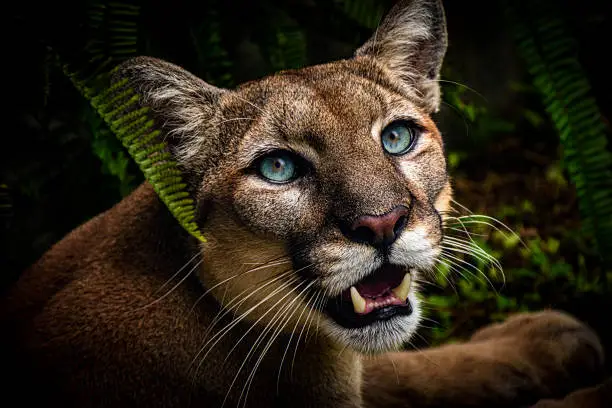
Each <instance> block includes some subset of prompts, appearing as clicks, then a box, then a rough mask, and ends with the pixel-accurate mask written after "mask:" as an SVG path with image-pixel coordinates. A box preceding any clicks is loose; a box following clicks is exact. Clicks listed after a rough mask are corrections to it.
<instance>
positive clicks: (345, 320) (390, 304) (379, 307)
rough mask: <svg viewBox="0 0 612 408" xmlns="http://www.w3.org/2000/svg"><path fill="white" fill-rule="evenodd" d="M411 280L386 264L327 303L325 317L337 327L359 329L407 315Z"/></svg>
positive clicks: (405, 271)
mask: <svg viewBox="0 0 612 408" xmlns="http://www.w3.org/2000/svg"><path fill="white" fill-rule="evenodd" d="M411 281H412V276H411V274H410V271H409V270H406V268H405V267H401V266H398V265H391V264H385V265H383V266H382V267H380V268H378V269H377V270H375V271H374V272H373V273H371V274H370V275H369V276H367V277H366V278H365V279H363V280H362V281H360V282H358V283H357V284H355V285H354V286H351V287H350V288H348V289H346V290H344V291H343V292H342V293H341V294H340V295H339V296H336V297H335V298H333V299H330V301H329V302H328V303H327V309H326V311H327V313H328V314H329V315H330V317H331V318H332V319H334V320H335V321H336V322H337V323H338V324H339V325H340V326H342V327H345V328H358V327H363V326H367V325H369V324H372V323H374V322H376V321H380V320H388V319H390V318H392V317H393V316H396V315H410V314H411V313H412V307H411V305H410V301H409V300H408V294H409V293H410V286H411Z"/></svg>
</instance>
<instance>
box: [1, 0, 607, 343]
mask: <svg viewBox="0 0 612 408" xmlns="http://www.w3.org/2000/svg"><path fill="white" fill-rule="evenodd" d="M392 3H393V2H392V1H374V0H334V1H331V0H325V1H324V0H291V1H280V0H262V1H247V0H242V1H205V0H200V1H187V0H180V1H172V2H164V1H159V0H154V1H146V2H144V1H143V2H142V4H140V3H139V2H134V1H125V2H121V1H119V2H115V3H110V2H104V1H81V2H77V1H61V2H46V4H44V5H39V4H36V3H34V2H30V1H23V2H21V3H19V4H12V6H11V7H13V8H14V9H13V10H9V11H7V14H6V15H5V16H4V19H3V20H4V23H5V24H4V28H5V29H7V30H6V33H5V35H4V40H5V41H4V49H3V54H4V59H3V61H4V64H3V65H4V68H5V74H4V75H3V78H4V81H3V91H4V95H5V101H7V104H8V105H9V111H8V113H7V114H6V116H5V117H4V120H3V123H4V125H5V127H4V132H3V144H2V147H1V148H0V225H1V226H2V229H1V230H0V233H1V234H2V235H1V237H0V238H1V239H2V242H1V243H0V244H1V245H0V251H1V252H0V272H1V273H0V288H3V289H4V288H6V287H7V286H8V285H9V284H10V283H11V282H13V281H14V280H15V279H17V278H18V276H19V274H20V273H21V272H22V271H23V269H24V268H26V267H27V266H28V265H29V264H31V263H32V262H34V261H35V260H36V259H37V258H38V257H39V256H40V255H41V254H42V253H43V252H44V251H45V250H47V249H48V248H49V247H50V246H51V245H52V244H53V243H55V242H57V241H58V240H59V239H61V238H62V236H64V235H65V234H66V233H67V232H69V231H70V230H71V229H72V228H74V227H76V226H77V225H79V224H81V223H83V222H84V221H86V220H88V219H89V218H91V217H92V216H95V215H96V214H98V213H100V212H101V211H104V210H105V209H107V208H109V207H111V206H112V205H113V204H114V203H116V202H117V201H119V200H120V199H121V198H122V197H123V196H125V195H126V194H128V193H129V192H130V191H131V190H132V189H133V188H134V187H135V186H137V185H138V184H139V183H140V182H141V181H142V176H141V174H140V172H139V170H138V168H137V167H136V166H135V165H134V163H132V161H131V159H130V158H129V156H128V155H127V153H126V152H125V151H124V150H123V148H122V146H121V144H120V143H119V142H118V141H117V140H116V139H115V138H114V136H113V135H112V133H110V132H109V131H108V130H107V129H106V128H105V127H104V125H103V122H102V121H101V120H100V119H99V118H98V117H97V116H96V114H95V112H94V111H93V110H92V109H91V108H90V107H89V104H88V102H87V100H86V99H85V98H84V97H83V96H81V95H80V94H79V92H77V90H76V89H75V88H74V86H73V84H72V83H71V82H70V81H69V80H68V79H67V77H66V75H65V74H64V73H63V71H62V62H65V61H72V60H81V61H82V60H83V57H84V55H87V51H86V46H87V44H88V42H90V40H92V38H95V39H96V40H98V42H99V44H101V47H102V48H103V52H104V53H107V54H109V55H112V56H113V57H114V59H115V61H120V60H121V59H123V58H125V57H128V56H131V55H151V56H156V57H160V58H163V59H166V60H169V61H171V62H174V63H177V64H179V65H181V66H183V67H185V68H186V69H188V70H190V71H192V72H193V73H195V74H196V75H198V76H200V77H202V78H203V79H205V80H206V81H209V82H211V83H213V84H215V85H219V86H226V87H231V86H234V85H236V84H239V83H241V82H244V81H247V80H250V79H255V78H259V77H261V76H263V75H266V74H269V73H272V72H274V71H277V70H280V69H285V68H294V67H299V66H303V65H309V64H316V63H321V62H326V61H330V60H333V59H338V58H344V57H349V56H350V55H351V53H352V52H353V51H354V49H355V48H356V47H357V46H358V45H359V44H361V43H363V42H364V41H365V40H366V39H367V38H368V37H369V36H370V35H371V33H372V32H373V30H374V28H375V27H376V25H377V24H378V22H379V19H380V16H381V15H382V14H383V13H384V11H386V10H387V9H388V8H389V7H390V5H391V4H392ZM606 3H607V2H606V1H595V0H580V1H575V0H571V1H569V0H566V1H554V2H553V1H544V0H538V1H531V2H527V1H524V2H521V1H512V2H510V1H509V2H495V1H488V2H484V1H483V2H477V1H450V0H449V1H445V5H446V11H447V20H448V30H449V39H450V44H449V50H448V54H447V59H446V64H445V68H444V70H443V75H442V77H443V80H444V82H442V88H443V93H444V105H443V108H442V110H441V112H440V113H439V114H437V116H436V120H437V122H438V123H439V125H440V128H441V130H442V131H443V134H444V137H445V141H446V144H447V150H448V157H449V169H450V171H451V173H452V175H453V177H454V186H455V199H456V200H457V201H458V202H459V203H461V204H462V205H464V206H466V207H467V208H469V209H470V210H471V211H473V212H474V213H476V214H485V215H487V216H491V217H495V218H496V219H498V220H499V221H501V222H502V223H503V224H504V225H507V227H508V228H509V229H510V230H512V231H514V232H515V233H516V234H517V235H516V236H515V235H512V234H510V233H508V232H507V231H506V233H504V231H505V230H504V228H505V227H502V226H501V225H502V224H500V223H498V222H496V221H491V220H488V219H485V218H478V217H475V218H466V220H470V221H472V222H471V223H468V224H466V225H467V227H468V228H469V230H470V233H472V234H473V235H472V239H473V241H470V242H473V243H476V244H478V245H479V246H480V247H482V248H483V249H484V250H485V251H486V252H488V253H490V254H492V255H493V256H495V257H496V258H497V259H499V261H500V263H501V264H502V266H503V268H504V276H505V278H504V276H502V274H501V273H500V271H499V270H497V269H496V268H495V267H494V266H492V265H490V264H488V263H486V262H483V261H482V260H480V259H479V256H478V255H477V254H476V255H473V256H465V257H464V255H463V254H459V253H457V254H455V256H456V257H457V258H458V259H461V262H460V261H456V265H455V267H454V268H453V270H450V271H449V270H448V269H449V268H447V267H445V266H444V265H440V271H439V276H440V279H439V281H438V282H434V283H433V284H432V286H431V287H430V288H428V292H427V300H428V301H429V303H430V309H431V318H432V319H433V320H435V321H436V322H437V324H435V325H434V324H432V326H433V327H432V328H429V329H426V330H424V331H423V333H422V337H423V338H422V341H421V340H419V341H418V342H417V343H418V344H417V345H419V344H421V343H423V344H436V343H439V342H441V341H448V340H449V339H455V338H461V337H464V336H466V335H467V334H469V333H470V332H472V331H473V330H474V329H475V328H477V327H480V326H482V325H483V324H486V323H487V322H490V321H496V320H499V319H503V318H504V316H506V315H507V314H508V313H512V312H515V311H524V310H538V309H542V308H547V307H555V308H561V309H565V310H568V311H570V312H572V313H574V314H576V315H577V316H578V317H580V318H582V319H584V320H586V321H587V322H588V323H590V324H591V325H592V326H593V327H595V328H596V329H597V330H598V331H599V333H600V335H601V336H602V338H603V339H604V341H606V342H608V343H609V342H610V334H609V333H608V328H609V326H611V324H610V322H609V316H608V315H609V314H610V312H611V311H612V307H611V303H612V291H611V289H610V288H611V286H610V281H612V275H611V273H610V270H611V268H610V267H609V263H607V262H609V260H610V255H611V254H610V253H609V251H607V248H611V245H612V244H611V243H612V238H611V237H612V235H608V234H607V233H606V231H609V232H610V233H611V234H612V225H611V221H610V220H612V201H610V200H611V197H612V185H611V183H610V178H608V175H609V171H610V169H611V168H612V167H611V164H612V159H610V157H609V155H608V156H606V155H605V154H604V153H605V152H606V150H607V151H608V152H609V150H610V132H609V118H610V117H611V114H612V112H611V109H612V97H611V92H610V91H611V87H610V74H609V72H610V66H609V63H607V60H608V55H607V54H608V53H609V50H610V47H609V41H610V39H612V36H611V35H610V34H611V32H610V31H611V29H610V26H611V23H612V21H611V16H610V14H609V12H608V11H607V9H606ZM130 5H136V6H139V7H137V8H131V7H130ZM91 10H102V12H101V14H100V15H102V16H103V19H102V20H101V22H99V26H98V27H97V28H95V29H92V20H91V17H90V16H91V14H88V13H91ZM125 10H131V11H130V12H129V13H127V14H125V13H124V14H122V13H121V12H122V11H125ZM513 16H514V17H513ZM553 17H554V18H560V19H561V21H562V22H563V29H562V30H561V31H560V32H556V33H554V35H553V36H552V37H551V38H552V39H550V38H548V37H546V36H544V39H542V38H539V39H538V38H536V43H537V44H538V47H540V50H543V51H542V52H545V50H546V49H548V48H552V49H553V50H554V49H555V47H556V46H557V45H556V44H557V43H556V42H555V41H556V40H554V38H557V37H558V38H563V39H569V40H571V41H573V44H574V47H573V48H572V50H573V51H572V54H571V65H572V66H573V67H574V68H576V67H578V68H579V71H578V72H579V74H580V75H578V77H575V76H574V77H571V78H570V79H571V81H573V82H577V81H580V83H583V82H584V83H586V84H587V87H588V86H589V84H590V90H589V92H588V93H587V95H588V96H590V97H594V98H595V102H596V108H597V109H598V110H597V109H596V110H595V111H594V112H595V116H596V120H597V121H598V123H603V124H604V127H603V128H602V130H601V131H599V132H591V133H593V134H590V133H589V132H578V133H580V134H578V135H571V134H570V136H569V137H568V136H564V135H563V134H562V132H561V131H560V130H559V126H558V124H559V121H560V120H561V119H560V118H559V116H555V115H554V113H555V112H554V111H551V110H550V98H549V99H547V95H546V93H545V92H542V89H541V87H538V86H537V82H534V79H535V78H536V77H537V73H536V71H537V70H534V67H533V66H532V65H533V64H530V63H529V61H528V59H526V58H524V57H525V50H524V48H521V47H522V46H521V44H522V43H521V41H517V40H516V37H515V36H516V34H517V32H519V31H520V26H522V25H525V26H528V27H531V28H533V29H535V30H536V31H537V29H538V27H544V26H545V24H546V22H547V21H548V20H549V19H551V18H553ZM117 29H119V30H117ZM117 32H119V33H121V35H122V38H123V40H124V41H123V42H121V41H119V42H117V41H115V40H114V37H113V35H114V34H117ZM519 34H520V33H519ZM555 36H557V37H555ZM528 37H529V36H528ZM547 38H548V39H547ZM114 41H115V42H114ZM547 41H548V43H547ZM523 45H524V44H523ZM548 45H550V47H548V48H547V46H548ZM58 56H59V59H58ZM565 57H567V55H566V56H565ZM565 57H564V58H565ZM558 58H562V57H558ZM548 62H549V65H548V70H549V72H551V73H552V77H553V78H557V82H559V81H561V82H562V80H563V75H569V74H567V73H566V71H565V68H564V65H563V63H562V61H561V63H560V64H555V61H554V58H553V61H550V60H549V61H548ZM534 73H536V75H534ZM550 92H553V93H554V90H553V91H550ZM549 96H550V95H549ZM553 96H555V95H553ZM556 96H559V95H556ZM586 97H587V96H584V95H583V96H581V99H583V98H586ZM560 98H561V101H562V102H563V98H562V97H560ZM566 102H568V104H569V105H567V106H565V105H564V107H563V109H562V112H570V113H571V112H574V111H573V110H572V105H571V103H573V104H574V105H575V104H576V103H577V102H576V101H573V102H571V103H570V102H569V101H566ZM547 109H548V110H547ZM587 116H588V115H587ZM589 117H590V118H591V119H592V117H593V114H592V112H591V115H590V116H589ZM582 119H583V118H582ZM582 119H581V117H580V116H579V115H578V119H577V120H582ZM7 125H8V126H7ZM578 136H580V137H578ZM606 139H607V145H606V144H605V143H604V144H602V140H603V141H605V140H606ZM589 143H591V144H595V145H597V146H599V148H597V149H590V150H587V151H586V153H585V152H584V151H583V152H582V153H583V154H582V156H580V154H576V152H578V153H580V152H581V149H583V150H584V149H586V146H590V145H589ZM585 156H586V157H597V158H598V160H599V162H600V164H601V166H599V167H597V168H598V169H599V170H597V171H596V172H594V171H593V167H592V166H591V167H589V166H588V160H587V161H584V160H583V161H582V162H580V163H583V164H584V166H581V165H578V166H575V165H573V164H572V163H575V158H576V157H585ZM599 156H601V157H599ZM608 159H609V161H606V160H608ZM568 169H570V170H571V171H568ZM601 169H603V170H601ZM589 172H590V173H589ZM593 173H595V174H593ZM576 180H578V181H579V182H581V181H580V180H582V181H584V180H587V184H588V182H589V180H596V182H593V183H594V184H593V183H591V184H589V185H590V186H591V187H592V186H593V185H595V188H590V189H589V188H582V189H578V191H577V190H576V188H575V183H576ZM602 191H603V193H602ZM462 212H463V213H464V214H467V211H466V210H463V211H462ZM606 215H609V216H610V218H607V217H606ZM477 221H482V222H487V223H489V224H491V225H483V224H482V222H480V223H477ZM585 224H588V225H591V224H595V225H597V226H598V229H597V231H599V232H594V230H593V229H592V228H591V229H589V228H585ZM459 229H460V228H458V229H455V230H452V231H449V234H454V235H455V236H457V237H462V239H464V240H465V239H467V238H468V237H467V235H465V234H462V233H461V231H459ZM517 237H520V239H521V240H522V243H521V241H519V240H518V239H517ZM100 239H104V237H100ZM472 252H473V251H472ZM468 264H469V265H470V266H468ZM483 276H486V279H484V278H483ZM504 282H505V283H504Z"/></svg>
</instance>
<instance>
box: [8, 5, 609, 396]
mask: <svg viewBox="0 0 612 408" xmlns="http://www.w3.org/2000/svg"><path fill="white" fill-rule="evenodd" d="M411 27H412V28H415V27H416V29H412V28H411ZM415 30H416V31H415ZM445 47H446V31H445V28H444V16H443V13H442V9H441V5H440V2H439V1H424V0H418V1H414V2H409V1H403V2H400V3H399V4H398V5H397V6H396V7H395V8H394V9H393V11H392V13H391V15H390V16H389V17H388V18H387V19H386V20H385V22H383V24H382V25H381V28H380V30H379V31H378V32H377V34H376V35H375V37H373V39H372V40H371V41H370V42H368V43H367V44H366V45H365V46H364V47H362V48H361V49H360V50H359V51H358V52H357V55H356V57H355V58H353V59H350V60H344V61H337V62H334V63H330V64H325V65H319V66H314V67H307V68H304V69H301V70H296V71H286V72H282V73H279V74H277V75H274V76H271V77H267V78H264V79H261V80H259V81H254V82H250V83H247V84H244V85H242V86H241V87H239V88H237V89H235V90H221V89H217V88H214V87H212V86H210V85H208V84H205V83H204V82H202V81H201V80H199V79H197V78H195V77H194V76H192V75H191V74H189V73H187V72H185V71H184V70H182V69H181V68H179V67H177V66H174V65H172V64H169V63H166V62H163V61H159V60H156V59H152V58H136V59H134V60H131V61H128V62H126V63H124V64H123V65H122V66H121V67H120V68H119V70H118V71H117V73H116V77H115V79H114V80H115V81H119V80H122V79H124V78H126V79H128V81H129V84H130V86H132V87H133V88H134V89H135V90H136V91H137V92H138V93H139V94H140V96H141V99H140V101H141V104H142V105H143V106H147V107H150V108H151V114H152V115H153V118H154V120H155V126H156V127H157V128H158V129H161V130H162V135H163V140H165V141H166V142H167V143H168V145H169V148H170V150H171V152H172V154H173V155H174V157H175V159H176V160H177V161H178V162H179V164H180V166H181V168H182V169H183V171H184V174H185V177H186V179H187V182H188V189H189V191H190V192H191V193H192V194H193V196H194V197H195V198H196V199H197V205H198V224H199V226H200V228H201V230H202V232H203V234H204V236H205V237H206V238H207V239H208V241H207V242H206V243H197V242H194V240H193V239H192V238H190V237H189V235H188V234H187V233H186V232H185V231H183V230H182V229H181V228H180V227H179V226H178V224H177V223H176V221H175V220H174V219H173V218H172V216H171V215H170V214H169V212H168V210H167V209H166V208H165V207H164V206H163V205H162V204H161V202H160V201H159V199H158V198H157V196H156V195H155V193H154V192H153V190H152V188H151V186H150V185H149V184H148V183H145V184H143V185H142V186H141V187H139V188H138V189H137V190H136V191H135V192H134V193H133V194H131V195H130V196H129V197H127V198H126V199H125V200H123V201H122V202H121V203H119V204H118V205H117V206H115V207H114V208H112V209H110V210H109V211H107V212H105V213H103V214H101V215H99V216H98V217H96V218H95V219H93V220H91V221H89V222H88V223H86V224H84V225H82V226H81V227H79V228H77V229H75V230H74V231H73V232H72V233H70V234H69V235H68V236H67V237H66V238H64V239H63V240H62V241H61V242H59V243H58V244H57V245H55V246H54V247H53V248H52V249H51V250H50V251H49V252H47V253H46V254H45V255H44V256H43V258H42V259H41V260H40V261H38V262H37V263H36V264H35V265H34V266H33V267H32V268H31V269H30V270H28V271H27V272H25V273H24V275H23V276H22V278H21V279H20V281H19V282H18V284H17V285H16V286H15V288H13V290H12V291H11V292H10V293H9V295H8V297H7V298H6V299H5V300H3V303H2V307H1V308H0V311H1V315H0V318H1V321H2V327H3V333H9V334H8V335H7V336H3V337H4V338H3V341H4V342H5V343H6V344H2V345H1V347H0V349H1V350H2V352H5V353H6V356H5V361H7V363H6V367H8V369H9V371H10V373H11V375H10V377H11V380H10V381H11V382H10V383H9V392H10V393H15V395H19V396H20V398H21V401H22V404H21V405H25V406H30V405H35V404H36V405H38V404H41V403H43V402H44V403H47V404H48V403H51V404H52V405H58V406H79V407H82V406H93V407H102V406H109V407H117V406H146V407H154V406H160V407H186V406H211V407H219V406H221V405H223V403H225V406H229V407H233V406H239V405H240V404H242V403H245V399H246V406H252V407H271V406H278V407H283V406H296V407H351V408H358V407H364V406H413V407H417V406H449V404H453V405H457V406H461V404H462V403H463V402H461V401H468V402H469V404H472V405H471V406H474V405H476V404H489V403H495V404H499V405H496V406H501V405H503V404H506V405H509V404H513V403H516V402H517V401H518V402H521V403H523V402H529V401H535V400H536V399H537V398H538V397H541V396H558V395H562V394H563V393H565V392H568V391H570V390H571V389H572V387H573V386H574V385H575V384H578V385H582V384H588V383H589V382H590V381H591V380H592V379H594V377H595V376H596V374H597V372H598V369H599V368H600V365H601V360H602V358H603V357H602V352H601V348H600V346H599V343H598V340H597V338H596V336H595V335H594V334H592V333H591V332H590V331H589V330H588V329H587V328H586V327H584V326H583V325H581V324H580V323H578V322H576V321H575V320H574V319H572V318H570V317H567V316H564V315H559V314H556V313H553V312H549V313H542V314H536V315H525V316H522V317H517V318H515V319H513V320H510V321H508V322H507V323H505V324H504V325H501V326H495V327H491V328H488V329H485V330H483V331H482V332H480V333H478V334H476V335H475V337H474V339H472V341H470V342H468V343H466V344H464V345H455V346H447V347H444V348H440V349H434V350H431V351H427V352H423V353H394V354H387V355H383V356H382V357H378V358H373V357H369V358H364V353H365V354H374V353H382V352H385V351H389V350H394V349H399V348H401V347H402V345H403V343H404V342H406V341H408V340H409V339H410V338H411V336H412V335H413V334H414V331H415V330H416V328H417V326H418V324H419V321H420V307H419V305H420V303H419V300H418V297H417V294H416V292H415V291H414V290H413V291H411V292H410V294H409V298H408V300H409V302H410V304H411V305H412V313H411V314H409V315H401V316H395V317H393V318H392V319H387V320H384V321H383V320H381V321H380V322H379V321H377V322H373V323H372V324H370V325H367V326H365V327H360V328H348V327H344V326H342V325H340V324H338V323H337V322H336V321H334V319H333V318H331V317H330V315H329V313H327V312H326V311H325V309H324V306H325V305H326V304H327V302H329V299H332V298H334V297H336V296H339V295H340V294H341V293H342V292H345V291H346V290H348V288H349V287H350V286H351V285H354V284H356V283H357V282H359V281H361V280H362V279H364V278H366V277H367V276H368V275H370V274H372V273H374V271H376V270H377V269H378V268H379V267H380V266H381V265H382V264H383V260H381V259H383V258H385V259H386V260H385V261H384V262H387V263H391V264H393V265H396V266H399V267H401V268H402V269H403V270H405V271H406V272H410V273H411V275H412V276H413V277H414V278H415V279H416V278H418V277H419V276H420V275H421V274H423V273H427V272H431V270H432V268H433V266H434V265H435V262H436V258H437V256H438V254H439V252H440V240H441V238H442V235H443V231H442V220H443V217H444V216H445V214H446V212H447V211H448V209H449V206H450V200H451V197H452V189H451V184H450V180H449V177H448V174H447V171H446V162H445V157H444V150H443V142H442V137H441V135H440V133H439V131H438V130H437V128H436V126H435V124H434V123H433V121H432V120H431V118H430V117H429V114H430V113H431V112H433V111H435V110H436V109H437V106H438V104H439V89H438V87H437V82H436V81H435V80H436V79H437V77H438V74H439V68H440V64H441V62H442V57H443V54H444V49H445ZM402 58H403V60H402ZM396 120H406V121H409V122H410V123H412V124H414V126H415V129H416V128H418V129H419V130H418V136H417V139H416V143H415V145H414V147H413V149H412V150H410V151H409V152H407V153H406V154H403V155H391V154H387V153H385V151H384V150H383V147H382V145H381V140H380V133H381V132H382V131H383V129H384V128H385V127H386V126H388V125H389V124H390V123H392V122H393V121H396ZM415 132H416V130H415ZM275 149H281V150H284V151H291V152H293V153H294V154H295V155H298V156H300V157H301V158H302V159H301V160H303V161H304V162H308V163H309V164H308V165H307V167H308V168H309V171H307V172H304V174H303V175H302V177H300V178H298V179H296V180H294V181H292V182H290V183H286V184H274V183H271V182H270V181H268V180H265V179H264V178H263V177H262V176H261V175H258V174H257V168H256V163H257V160H258V159H259V158H260V157H261V156H262V155H263V154H265V153H266V152H268V151H270V150H275ZM398 206H404V208H406V215H405V217H406V222H405V225H403V226H402V228H400V229H399V230H398V232H397V239H396V240H395V241H394V242H393V243H392V245H390V246H389V247H388V248H386V249H385V251H386V252H385V253H384V256H383V255H381V254H382V252H381V250H380V248H377V247H375V246H374V245H369V244H366V243H364V242H361V241H359V240H356V239H355V238H354V237H352V235H351V234H350V233H348V232H347V228H350V225H352V224H354V222H355V220H358V219H359V218H360V217H363V216H368V217H376V216H382V215H384V214H388V213H389V212H390V211H392V210H393V209H394V208H397V207H398ZM347 226H349V227H347ZM543 355H546V358H545V359H542V356H543ZM568 367H571V369H572V370H569V369H568ZM458 378H459V379H460V381H462V383H461V384H460V385H454V383H455V382H456V381H457V379H458ZM577 380H582V382H581V381H577ZM31 390H36V391H35V392H31ZM247 395H248V398H247ZM469 404H467V405H469Z"/></svg>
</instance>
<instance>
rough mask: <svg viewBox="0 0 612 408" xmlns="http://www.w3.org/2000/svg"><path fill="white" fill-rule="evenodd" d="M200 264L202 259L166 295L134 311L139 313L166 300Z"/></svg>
mask: <svg viewBox="0 0 612 408" xmlns="http://www.w3.org/2000/svg"><path fill="white" fill-rule="evenodd" d="M202 262H203V259H200V260H199V261H198V262H197V263H196V264H195V265H194V266H193V267H192V268H191V269H190V270H189V272H187V273H186V274H185V276H184V277H182V278H181V280H179V281H178V283H177V284H176V285H174V286H173V287H172V288H170V290H169V291H167V292H166V293H164V294H163V295H162V296H160V297H159V298H157V299H155V300H153V301H152V302H150V303H148V304H146V305H144V306H142V307H140V308H138V309H136V311H140V310H143V309H147V308H149V307H151V306H153V305H156V304H157V303H159V302H161V301H162V300H164V299H165V298H167V297H168V296H170V294H171V293H172V292H174V291H175V290H176V288H178V287H179V286H180V285H181V284H182V283H183V282H185V281H186V280H187V279H188V278H189V277H190V276H191V273H192V272H193V271H195V270H196V269H197V268H198V267H199V266H200V265H201V264H202Z"/></svg>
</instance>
